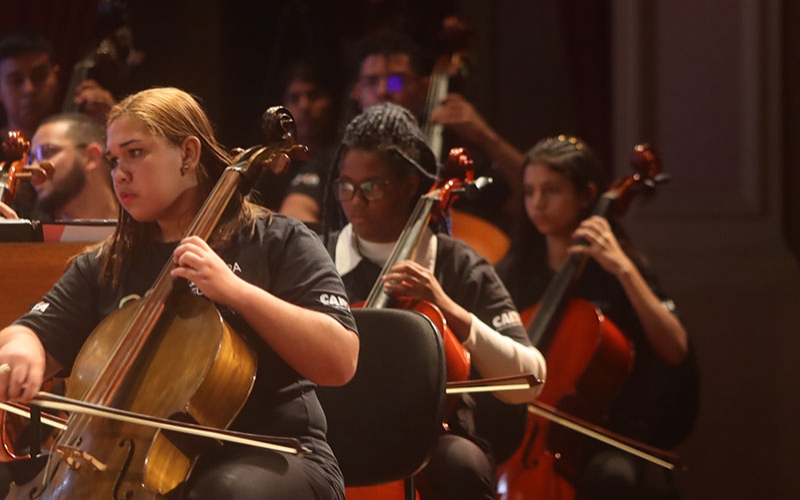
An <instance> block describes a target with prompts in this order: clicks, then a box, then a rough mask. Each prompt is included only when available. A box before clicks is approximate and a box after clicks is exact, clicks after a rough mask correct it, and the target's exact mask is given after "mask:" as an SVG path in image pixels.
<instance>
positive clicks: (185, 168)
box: [181, 165, 189, 176]
mask: <svg viewBox="0 0 800 500" xmlns="http://www.w3.org/2000/svg"><path fill="white" fill-rule="evenodd" d="M188 171H189V165H184V166H182V167H181V176H183V175H186V172H188Z"/></svg>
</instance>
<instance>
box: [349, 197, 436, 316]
mask: <svg viewBox="0 0 800 500" xmlns="http://www.w3.org/2000/svg"><path fill="white" fill-rule="evenodd" d="M438 203H439V200H437V199H436V198H435V197H433V196H431V195H425V196H423V197H421V198H420V199H419V201H417V204H416V205H415V206H414V211H413V212H412V213H411V216H410V217H409V218H408V222H406V226H405V228H403V232H402V233H400V237H399V238H398V239H397V243H395V245H394V249H392V253H391V255H389V259H388V260H387V261H386V264H384V265H383V269H381V274H380V275H379V276H378V279H377V280H375V284H374V285H373V286H372V290H371V291H370V292H369V296H368V297H367V300H366V302H365V303H364V307H367V308H372V309H383V308H386V307H389V302H390V301H391V299H392V296H391V294H389V293H388V292H387V291H386V289H385V288H384V287H383V280H382V279H381V278H383V276H385V275H386V274H388V273H389V271H390V270H391V269H392V268H393V267H394V265H395V264H397V263H398V262H400V261H402V260H406V259H409V258H412V257H413V256H414V253H415V251H416V249H417V246H418V245H419V242H420V240H421V239H422V235H423V234H424V233H425V229H427V227H428V224H429V223H430V220H431V214H432V213H433V208H434V207H435V206H436V205H437V204H438Z"/></svg>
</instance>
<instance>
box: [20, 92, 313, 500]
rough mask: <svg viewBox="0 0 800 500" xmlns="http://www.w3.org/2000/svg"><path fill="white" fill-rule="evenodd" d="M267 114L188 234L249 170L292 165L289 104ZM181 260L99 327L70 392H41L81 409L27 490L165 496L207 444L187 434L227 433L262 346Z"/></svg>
mask: <svg viewBox="0 0 800 500" xmlns="http://www.w3.org/2000/svg"><path fill="white" fill-rule="evenodd" d="M264 120H265V122H266V128H267V130H268V132H269V136H270V137H271V141H270V143H269V145H267V146H257V147H253V148H250V149H248V150H246V151H243V152H241V153H240V154H238V155H237V156H236V157H235V158H234V161H233V164H232V165H230V166H229V167H228V168H227V169H226V170H225V171H224V172H223V174H222V175H221V177H220V179H219V180H218V182H217V183H216V185H215V187H214V188H213V190H212V192H211V194H210V195H209V197H208V198H207V199H206V201H205V203H204V204H203V206H202V207H201V208H200V210H199V211H198V213H197V215H196V216H195V218H194V220H193V221H192V223H191V225H190V226H189V228H188V229H187V231H186V234H185V236H186V237H188V236H199V237H201V238H203V239H207V238H208V237H209V236H210V235H211V233H212V231H213V230H214V228H215V226H216V224H217V221H218V220H219V218H220V216H221V215H222V213H223V211H224V210H225V208H226V207H227V205H228V202H229V201H230V199H231V198H232V196H233V194H234V193H235V192H236V191H237V190H239V189H240V187H241V184H242V182H241V181H242V178H243V177H244V178H246V179H247V180H248V181H249V180H252V178H254V177H256V176H257V175H258V170H260V169H261V168H262V167H263V165H270V166H279V167H285V166H286V164H287V162H288V161H289V160H290V159H291V158H292V157H298V156H301V155H302V153H303V150H304V149H305V148H304V147H302V146H299V145H297V144H295V142H294V137H295V133H294V122H293V119H292V117H291V115H290V114H289V112H288V111H287V110H285V109H284V108H279V107H276V108H270V109H269V110H267V112H266V113H265V115H264ZM174 267H175V263H174V262H173V260H172V259H170V260H169V262H167V264H166V265H165V266H164V268H163V270H162V271H161V274H160V275H159V277H158V278H157V280H156V282H155V284H154V285H153V286H152V287H151V288H150V290H149V291H148V293H146V294H145V296H144V297H143V298H142V299H139V300H133V301H129V302H128V303H127V304H126V305H125V306H123V307H122V308H120V309H118V310H117V311H115V312H113V313H111V314H110V315H109V316H107V317H106V318H105V319H104V320H103V321H102V322H101V323H100V324H99V325H98V327H97V328H96V329H95V330H94V331H93V332H92V334H91V335H90V336H89V338H88V339H87V340H86V342H85V343H84V345H83V347H82V349H81V351H80V353H79V354H78V356H77V358H76V360H75V362H74V365H73V368H72V372H71V377H70V381H69V383H68V385H67V396H66V398H57V397H54V396H52V395H47V394H45V395H41V393H40V395H39V396H37V398H35V399H34V403H35V404H37V405H41V406H45V407H49V408H50V407H52V408H59V407H61V408H63V407H64V406H67V407H69V408H70V409H72V410H74V411H73V412H72V413H71V414H70V416H69V418H68V420H67V422H66V427H67V428H66V430H64V431H63V432H62V433H61V434H60V435H59V436H58V437H57V438H56V440H55V442H54V444H53V446H52V454H51V455H50V458H49V460H48V464H47V467H46V468H45V469H44V481H43V485H42V486H41V487H39V486H37V487H36V488H34V489H33V490H31V491H30V492H20V493H21V494H23V495H27V497H28V498H38V497H42V496H43V497H45V498H109V497H111V498H126V499H136V498H161V497H163V496H164V495H167V494H168V493H170V492H172V491H176V489H177V488H179V486H180V485H181V484H183V483H184V482H185V480H186V479H187V477H188V475H189V473H190V471H191V469H192V467H193V464H194V462H195V460H196V457H197V456H198V454H199V452H200V451H201V450H202V449H204V448H205V447H206V445H207V442H206V441H200V440H198V439H195V438H190V437H188V435H187V434H186V433H187V432H191V433H192V434H195V435H200V436H210V437H215V438H217V439H220V438H221V437H222V436H224V433H221V432H218V433H212V432H210V431H211V430H213V429H225V428H226V427H227V426H228V425H229V424H230V423H231V422H232V421H233V419H234V418H235V416H236V415H237V414H238V412H239V411H240V409H241V408H242V406H243V405H244V403H245V401H246V400H247V398H248V397H249V394H250V390H251V388H252V386H253V384H254V382H255V373H256V356H255V353H254V352H253V351H252V349H251V348H250V346H249V345H248V344H247V343H246V342H245V341H244V339H243V338H242V337H240V336H239V335H238V334H237V333H236V332H235V331H233V330H232V329H231V328H230V327H229V326H228V325H227V324H226V323H225V322H224V320H223V319H222V317H221V315H220V313H219V312H218V311H217V310H216V308H215V307H214V305H213V304H212V303H211V302H210V301H208V300H206V299H204V298H201V297H198V296H196V295H194V294H193V293H191V291H190V289H189V287H188V286H185V285H186V284H185V281H184V280H178V279H177V278H174V277H172V275H171V270H172V269H174ZM188 335H190V336H191V339H192V341H191V342H186V338H187V336H188ZM65 403H71V405H66V404H65ZM59 404H61V406H59ZM110 417H113V418H110ZM186 422H192V423H194V424H187V423H186ZM228 434H230V433H228ZM230 437H235V436H230ZM237 442H241V441H237ZM20 489H22V488H20Z"/></svg>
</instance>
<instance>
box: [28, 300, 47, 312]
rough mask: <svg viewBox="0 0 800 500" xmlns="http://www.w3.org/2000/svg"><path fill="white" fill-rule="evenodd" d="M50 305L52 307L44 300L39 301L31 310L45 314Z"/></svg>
mask: <svg viewBox="0 0 800 500" xmlns="http://www.w3.org/2000/svg"><path fill="white" fill-rule="evenodd" d="M48 307H50V304H48V303H47V302H44V301H42V302H39V303H38V304H34V305H33V307H31V312H34V313H39V314H43V313H44V312H45V311H46V310H47V308H48Z"/></svg>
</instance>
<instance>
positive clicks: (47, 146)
mask: <svg viewBox="0 0 800 500" xmlns="http://www.w3.org/2000/svg"><path fill="white" fill-rule="evenodd" d="M86 146H88V144H85V143H80V144H75V146H74V147H75V148H76V149H77V148H85V147H86ZM66 147H67V146H60V145H58V144H52V143H49V142H47V143H44V144H40V145H39V146H36V147H35V148H31V151H30V154H29V155H28V164H29V165H30V164H33V162H34V161H35V162H36V163H42V162H43V161H47V160H49V159H50V158H52V157H54V156H55V155H57V154H58V153H60V152H61V151H63V150H64V148H66Z"/></svg>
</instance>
